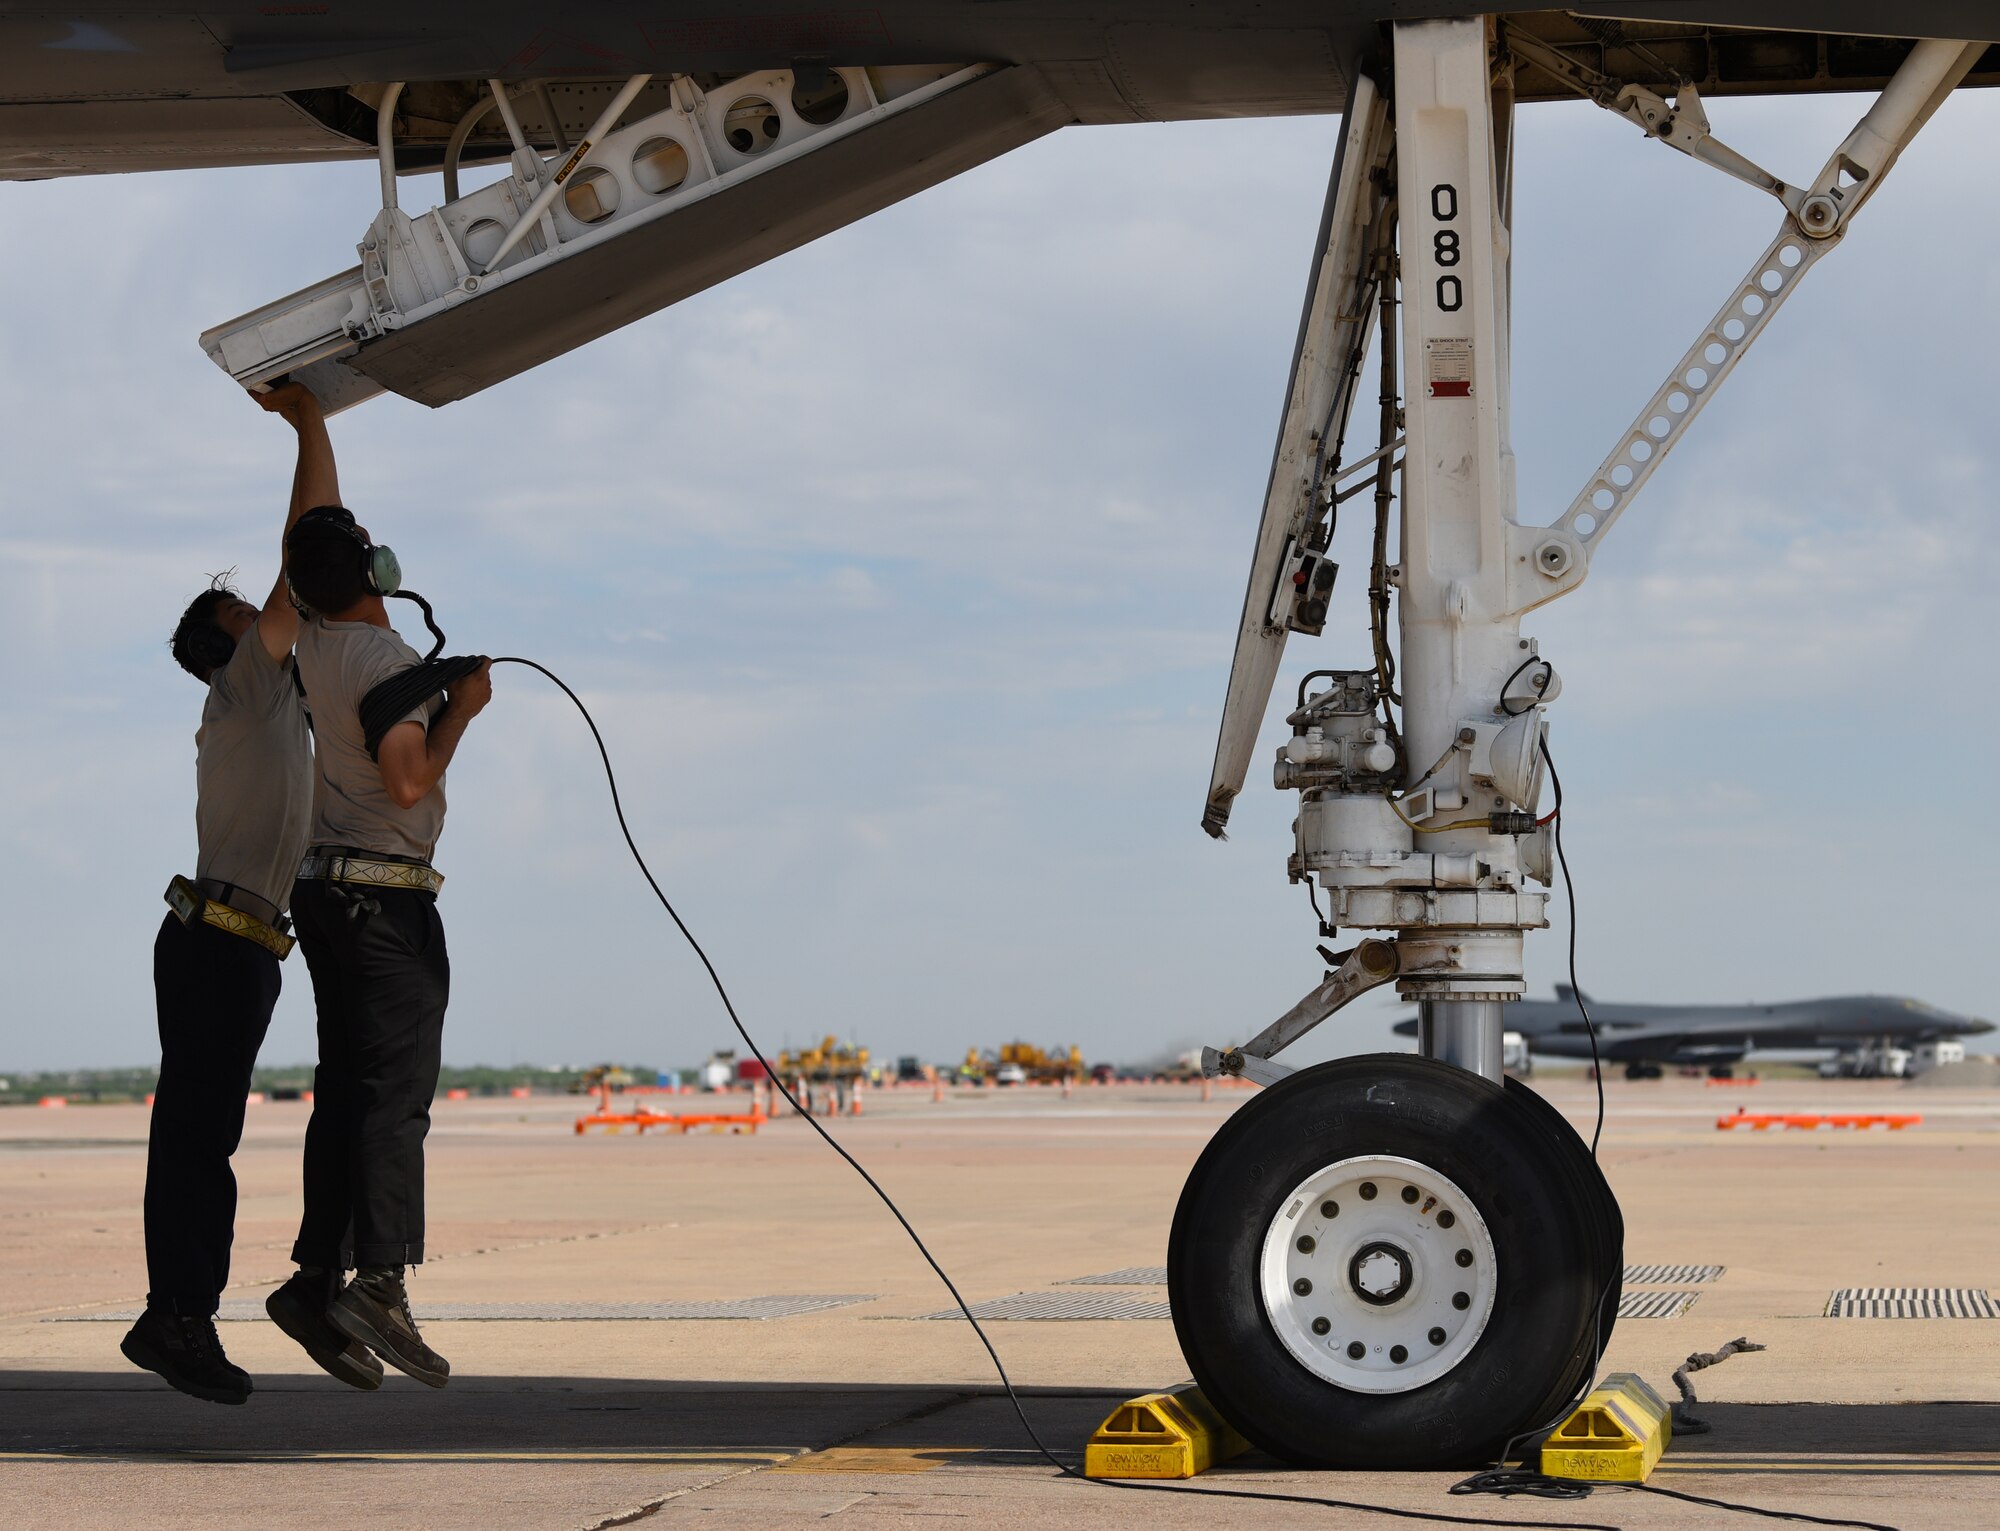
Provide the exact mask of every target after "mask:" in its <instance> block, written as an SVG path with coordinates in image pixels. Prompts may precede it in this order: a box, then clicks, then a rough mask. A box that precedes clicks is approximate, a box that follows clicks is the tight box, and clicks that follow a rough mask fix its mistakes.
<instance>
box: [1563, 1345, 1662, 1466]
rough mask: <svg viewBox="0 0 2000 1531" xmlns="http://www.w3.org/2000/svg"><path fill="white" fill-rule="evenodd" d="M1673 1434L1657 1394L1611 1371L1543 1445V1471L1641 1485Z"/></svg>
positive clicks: (1630, 1375)
mask: <svg viewBox="0 0 2000 1531" xmlns="http://www.w3.org/2000/svg"><path fill="white" fill-rule="evenodd" d="M1673 1438H1674V1417H1673V1413H1672V1411H1670V1410H1669V1409H1668V1408H1667V1406H1666V1404H1665V1403H1664V1402H1663V1401H1662V1400H1661V1398H1660V1395H1659V1394H1658V1393H1656V1392H1654V1391H1653V1390H1652V1389H1651V1388H1650V1387H1648V1386H1647V1385H1646V1384H1645V1382H1643V1381H1642V1380H1641V1379H1640V1378H1639V1377H1638V1376H1637V1375H1636V1374H1635V1373H1633V1372H1613V1373H1612V1374H1611V1375H1610V1376H1608V1377H1606V1378H1605V1379H1604V1385H1603V1386H1602V1387H1600V1388H1598V1389H1597V1390H1596V1391H1595V1392H1594V1393H1592V1394H1591V1395H1590V1396H1589V1397H1588V1398H1586V1399H1584V1401H1583V1402H1582V1403H1581V1404H1579V1405H1578V1406H1577V1410H1576V1412H1575V1413H1574V1414H1572V1415H1570V1417H1569V1418H1568V1419H1566V1420H1564V1421H1563V1422H1562V1423H1561V1424H1560V1425H1557V1426H1556V1428H1555V1433H1554V1434H1553V1435H1551V1436H1550V1437H1549V1438H1548V1439H1547V1440H1546V1441H1544V1442H1543V1443H1542V1471H1543V1472H1545V1473H1547V1474H1548V1475H1549V1476H1550V1477H1552V1478H1585V1479H1589V1480H1591V1481H1593V1482H1597V1483H1644V1482H1645V1481H1646V1476H1647V1474H1649V1473H1650V1472H1652V1470H1653V1466H1654V1464H1655V1463H1656V1462H1658V1461H1659V1460H1660V1456H1661V1454H1662V1453H1663V1452H1665V1451H1666V1449H1667V1443H1668V1442H1669V1441H1671V1440H1672V1439H1673Z"/></svg>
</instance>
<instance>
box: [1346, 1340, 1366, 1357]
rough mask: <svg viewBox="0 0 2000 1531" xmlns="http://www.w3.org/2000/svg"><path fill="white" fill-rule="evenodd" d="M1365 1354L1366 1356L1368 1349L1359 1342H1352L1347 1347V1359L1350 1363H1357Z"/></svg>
mask: <svg viewBox="0 0 2000 1531" xmlns="http://www.w3.org/2000/svg"><path fill="white" fill-rule="evenodd" d="M1367 1354H1368V1347H1367V1346H1366V1345H1364V1344H1362V1343H1361V1341H1359V1340H1356V1341H1354V1342H1353V1343H1352V1344H1350V1345H1349V1346H1348V1347H1347V1359H1348V1360H1350V1361H1359V1360H1360V1359H1361V1358H1362V1357H1363V1356H1365V1355H1367Z"/></svg>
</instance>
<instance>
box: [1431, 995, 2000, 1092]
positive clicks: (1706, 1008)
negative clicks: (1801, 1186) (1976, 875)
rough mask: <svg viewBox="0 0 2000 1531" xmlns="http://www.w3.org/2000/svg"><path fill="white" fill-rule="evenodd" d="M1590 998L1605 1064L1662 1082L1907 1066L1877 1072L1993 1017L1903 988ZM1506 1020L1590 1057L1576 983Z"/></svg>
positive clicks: (1517, 1005) (1556, 1050) (1560, 1051)
mask: <svg viewBox="0 0 2000 1531" xmlns="http://www.w3.org/2000/svg"><path fill="white" fill-rule="evenodd" d="M1583 998H1584V1003H1585V1004H1587V1005H1588V1006H1589V1007H1590V1018H1591V1020H1592V1021H1594V1022H1596V1025H1597V1051H1598V1054H1599V1055H1600V1056H1601V1057H1602V1058H1603V1060H1604V1062H1605V1063H1606V1064H1607V1065H1609V1064H1613V1063H1622V1064H1624V1065H1625V1076H1626V1077H1627V1078H1628V1079H1657V1078H1659V1077H1660V1075H1661V1073H1662V1072H1663V1071H1664V1070H1665V1069H1666V1068H1667V1067H1670V1066H1671V1067H1674V1068H1703V1069H1706V1070H1708V1072H1709V1073H1710V1074H1711V1075H1712V1076H1714V1077H1717V1078H1725V1079H1726V1078H1728V1077H1729V1075H1730V1073H1731V1071H1732V1070H1733V1069H1734V1067H1735V1065H1736V1064H1738V1063H1740V1062H1742V1061H1743V1059H1744V1058H1745V1057H1747V1056H1748V1055H1749V1054H1751V1053H1753V1052H1759V1051H1767V1050H1772V1049H1785V1050H1808V1049H1813V1050H1818V1049H1832V1050H1833V1052H1834V1055H1835V1063H1836V1064H1840V1065H1847V1066H1845V1067H1837V1068H1833V1069H1829V1070H1823V1071H1825V1072H1847V1073H1863V1072H1877V1071H1883V1072H1901V1070H1900V1069H1888V1070H1878V1069H1876V1068H1873V1067H1871V1066H1869V1064H1868V1062H1867V1060H1869V1059H1871V1058H1875V1057H1880V1056H1883V1055H1885V1054H1887V1053H1889V1052H1890V1050H1892V1049H1903V1048H1911V1047H1916V1046H1920V1045H1922V1044H1924V1043H1937V1042H1940V1041H1948V1040H1950V1039H1954V1038H1958V1037H1973V1036H1982V1035H1984V1034H1985V1033H1987V1032H1990V1031H1992V1030H1993V1023H1992V1022H1991V1021H1982V1020H1978V1019H1976V1018H1974V1017H1972V1016H1965V1015H1954V1014H1953V1013H1952V1012H1950V1011H1948V1010H1940V1009H1938V1008H1937V1007H1936V1006H1934V1005H1927V1004H1925V1003H1924V1002H1923V1001H1922V1000H1917V999H1904V998H1901V997H1900V996H1895V995H1882V994H1842V995H1836V996H1834V997H1833V998H1830V999H1801V1000H1792V1001H1789V1002H1787V1003H1784V1004H1777V1005H1626V1004H1614V1003H1609V1002H1606V1001H1603V1000H1596V999H1592V998H1590V996H1588V995H1585V996H1584V997H1583ZM1506 1026H1507V1029H1508V1030H1509V1031H1517V1032H1519V1033H1520V1034H1521V1036H1522V1037H1523V1038H1524V1039H1525V1040H1526V1042H1527V1044H1528V1047H1529V1050H1530V1051H1531V1052H1535V1053H1541V1054H1544V1055H1545V1056H1549V1057H1556V1058H1582V1059H1588V1058H1590V1056H1591V1046H1590V1032H1589V1029H1588V1028H1587V1027H1586V1026H1585V1025H1584V1020H1583V1015H1582V1012H1581V1011H1580V1010H1579V1009H1578V1007H1577V995H1576V992H1575V991H1574V990H1573V989H1571V988H1570V986H1569V985H1568V984H1560V983H1559V984H1557V985H1556V997H1555V998H1554V999H1522V1000H1515V1001H1513V1002H1512V1003H1511V1004H1509V1005H1508V1006H1507V1011H1506ZM1396 1031H1397V1032H1398V1033H1399V1034H1400V1035H1402V1036H1406V1037H1410V1036H1415V1035H1416V1034H1417V1022H1416V1020H1415V1019H1414V1018H1413V1019H1410V1020H1407V1021H1403V1022H1401V1023H1400V1024H1398V1025H1397V1027H1396Z"/></svg>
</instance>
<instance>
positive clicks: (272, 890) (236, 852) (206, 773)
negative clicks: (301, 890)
mask: <svg viewBox="0 0 2000 1531" xmlns="http://www.w3.org/2000/svg"><path fill="white" fill-rule="evenodd" d="M194 762H195V763H194V774H195V787H196V792H195V808H194V824H195V836H196V840H197V842H198V845H197V850H196V854H195V863H194V875H195V876H196V877H197V878H203V877H208V878H214V879H215V880H216V881H218V882H226V883H232V884H234V885H235V886H236V887H239V888H243V889H246V890H248V891H249V892H251V893H254V894H255V895H256V896H257V897H258V898H261V899H263V900H264V901H265V902H266V903H268V904H270V905H271V907H272V908H273V909H283V908H284V907H285V906H286V905H288V904H289V903H291V901H292V882H293V880H294V879H295V878H296V877H297V876H298V871H299V857H300V856H302V855H303V854H305V848H306V834H307V832H308V831H309V830H310V829H311V827H312V795H313V785H312V782H313V770H312V740H311V736H310V735H309V734H308V733H307V731H306V713H305V708H304V707H303V706H302V705H300V702H299V693H298V688H297V687H295V686H294V685H293V684H292V656H291V655H289V654H287V655H286V656H285V657H284V658H283V659H282V660H277V659H273V658H272V657H271V655H270V653H269V652H268V651H267V650H266V649H265V647H264V640H263V639H261V638H260V637H258V636H257V630H256V629H255V628H254V627H253V628H252V629H251V630H250V631H249V632H247V633H245V634H244V635H243V639H242V641H241V642H239V643H238V644H237V645H236V652H235V654H234V655H233V656H231V658H230V661H229V663H228V664H226V665H224V666H223V667H222V668H221V669H220V670H217V671H216V672H215V673H214V674H213V675H211V676H210V677H209V681H208V701H207V702H206V703H205V704H203V706H202V709H201V727H200V729H198V730H197V731H196V733H195V736H194ZM244 912H245V913H246V914H254V915H257V916H258V917H259V918H262V917H263V916H264V913H265V911H263V910H260V909H255V908H249V909H245V910H244Z"/></svg>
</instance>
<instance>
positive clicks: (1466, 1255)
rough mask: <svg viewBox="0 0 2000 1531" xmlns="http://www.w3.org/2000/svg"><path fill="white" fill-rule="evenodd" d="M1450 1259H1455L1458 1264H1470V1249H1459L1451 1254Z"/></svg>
mask: <svg viewBox="0 0 2000 1531" xmlns="http://www.w3.org/2000/svg"><path fill="white" fill-rule="evenodd" d="M1452 1259H1454V1260H1456V1261H1457V1262H1458V1263H1459V1264H1460V1265H1470V1264H1471V1263H1472V1251H1471V1250H1469V1249H1461V1250H1460V1251H1459V1252H1458V1253H1457V1254H1455V1255H1453V1256H1452Z"/></svg>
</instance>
